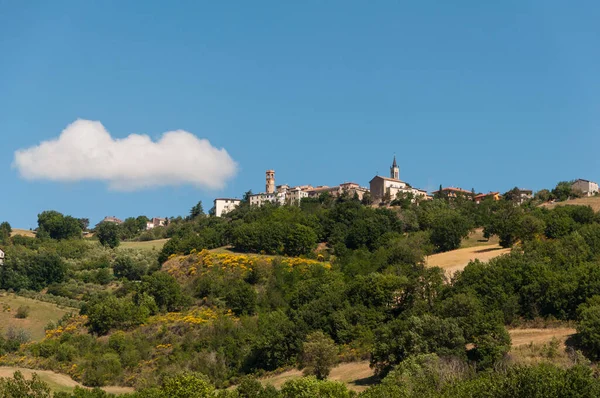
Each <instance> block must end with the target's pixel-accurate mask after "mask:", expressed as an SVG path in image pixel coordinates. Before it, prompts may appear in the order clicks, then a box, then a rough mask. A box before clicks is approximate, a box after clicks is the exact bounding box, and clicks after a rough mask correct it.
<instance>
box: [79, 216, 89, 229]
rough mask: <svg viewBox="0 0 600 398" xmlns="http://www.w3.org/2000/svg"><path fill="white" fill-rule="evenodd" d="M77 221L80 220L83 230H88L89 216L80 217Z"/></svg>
mask: <svg viewBox="0 0 600 398" xmlns="http://www.w3.org/2000/svg"><path fill="white" fill-rule="evenodd" d="M77 222H79V227H80V228H81V230H82V231H87V229H88V227H89V226H90V219H89V218H78V219H77Z"/></svg>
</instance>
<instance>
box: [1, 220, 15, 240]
mask: <svg viewBox="0 0 600 398" xmlns="http://www.w3.org/2000/svg"><path fill="white" fill-rule="evenodd" d="M11 233H12V228H11V226H10V224H9V223H8V222H7V221H4V222H3V223H1V224H0V243H3V244H7V243H8V241H9V239H10V235H11Z"/></svg>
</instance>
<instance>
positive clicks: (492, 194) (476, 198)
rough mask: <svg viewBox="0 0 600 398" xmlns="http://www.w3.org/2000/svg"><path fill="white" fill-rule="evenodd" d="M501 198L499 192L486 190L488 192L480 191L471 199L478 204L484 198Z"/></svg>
mask: <svg viewBox="0 0 600 398" xmlns="http://www.w3.org/2000/svg"><path fill="white" fill-rule="evenodd" d="M501 198H502V195H500V192H488V193H480V194H479V195H475V196H474V197H473V200H474V201H475V203H477V204H479V203H481V202H483V201H484V200H495V201H498V200H500V199H501Z"/></svg>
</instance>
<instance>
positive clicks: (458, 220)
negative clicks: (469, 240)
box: [431, 210, 471, 252]
mask: <svg viewBox="0 0 600 398" xmlns="http://www.w3.org/2000/svg"><path fill="white" fill-rule="evenodd" d="M470 230H471V224H470V222H469V220H468V219H467V218H466V217H465V216H463V215H461V214H460V213H459V212H457V211H456V210H446V211H442V212H440V213H439V214H438V215H437V216H436V217H435V218H434V219H433V228H432V230H431V243H433V244H434V245H435V246H436V247H437V249H438V250H439V251H442V252H443V251H449V250H454V249H458V248H459V247H460V243H461V241H462V239H463V238H466V237H467V236H468V235H469V231H470Z"/></svg>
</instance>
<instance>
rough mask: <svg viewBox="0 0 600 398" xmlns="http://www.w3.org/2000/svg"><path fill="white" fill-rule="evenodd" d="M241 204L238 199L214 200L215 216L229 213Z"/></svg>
mask: <svg viewBox="0 0 600 398" xmlns="http://www.w3.org/2000/svg"><path fill="white" fill-rule="evenodd" d="M240 203H242V201H241V200H240V199H234V198H217V199H215V200H214V206H215V216H217V217H221V216H223V215H224V214H227V213H229V212H230V211H232V210H233V209H235V208H236V207H238V206H239V205H240Z"/></svg>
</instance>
